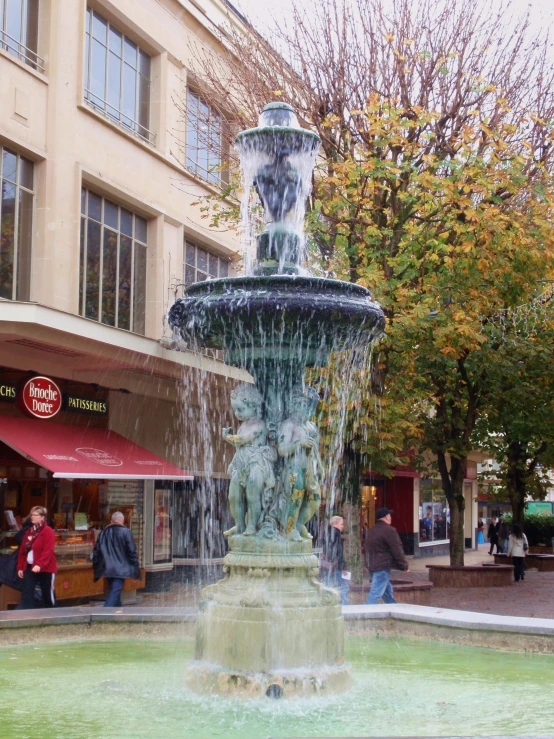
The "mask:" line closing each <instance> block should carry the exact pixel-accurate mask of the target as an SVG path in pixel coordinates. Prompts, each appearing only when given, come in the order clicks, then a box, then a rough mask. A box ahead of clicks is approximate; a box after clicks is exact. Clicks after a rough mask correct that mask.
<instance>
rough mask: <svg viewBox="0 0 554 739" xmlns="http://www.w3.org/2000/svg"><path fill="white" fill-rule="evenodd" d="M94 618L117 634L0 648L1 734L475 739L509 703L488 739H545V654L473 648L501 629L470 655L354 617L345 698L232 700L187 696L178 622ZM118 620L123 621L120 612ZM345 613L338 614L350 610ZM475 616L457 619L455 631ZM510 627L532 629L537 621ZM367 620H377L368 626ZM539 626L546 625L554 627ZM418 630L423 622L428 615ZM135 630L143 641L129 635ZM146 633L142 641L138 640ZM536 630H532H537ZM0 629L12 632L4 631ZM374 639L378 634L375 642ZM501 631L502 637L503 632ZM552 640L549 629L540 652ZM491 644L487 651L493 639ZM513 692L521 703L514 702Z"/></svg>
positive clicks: (552, 663) (548, 668)
mask: <svg viewBox="0 0 554 739" xmlns="http://www.w3.org/2000/svg"><path fill="white" fill-rule="evenodd" d="M349 608H356V607H349ZM378 608H380V611H374V612H373V613H374V614H377V615H379V614H385V613H391V612H392V609H390V608H389V607H378ZM387 609H388V610H387ZM60 610H62V609H60ZM64 610H65V609H64ZM75 610H76V609H75ZM105 610H107V609H105ZM114 610H115V609H114ZM125 610H133V609H125ZM134 610H137V609H134ZM394 610H395V611H396V614H397V615H400V614H402V613H403V614H404V616H408V615H410V614H411V615H412V617H413V616H416V615H417V614H418V613H419V614H420V616H422V615H424V613H425V611H426V610H433V611H435V612H436V610H437V609H423V610H422V609H419V611H418V609H414V607H411V608H409V609H408V608H406V607H395V609H394ZM458 613H459V612H458ZM27 615H29V614H27ZM58 615H59V614H58ZM97 615H98V617H100V616H102V617H103V618H108V617H110V618H111V619H112V623H111V630H112V637H113V635H114V633H115V631H114V630H115V629H119V632H120V634H121V636H122V637H124V638H120V639H117V638H111V639H109V640H106V639H104V640H92V641H91V640H89V641H74V642H69V641H64V640H63V639H62V638H58V639H57V640H56V641H55V642H54V643H50V644H45V643H40V642H38V643H33V642H32V639H33V635H35V638H36V637H37V636H38V633H39V632H38V630H37V629H36V628H35V629H33V630H32V631H26V634H27V637H28V639H27V641H26V644H25V645H24V646H23V645H22V646H4V647H2V648H1V649H0V665H1V667H0V677H1V678H2V679H3V680H6V681H7V683H6V689H5V690H3V691H2V693H1V695H0V708H1V710H2V736H3V739H20V737H22V736H32V737H37V738H38V737H40V739H73V738H74V737H77V736H79V737H81V736H87V737H91V739H96V738H98V739H100V737H102V738H103V737H106V736H110V737H125V738H126V739H128V738H130V737H133V739H146V738H148V739H151V737H152V736H163V737H164V739H174V738H177V737H179V739H182V737H186V736H194V737H195V738H198V739H212V737H228V738H229V739H235V738H236V739H239V737H240V739H254V737H256V738H257V737H260V736H281V737H287V736H289V737H292V736H304V737H310V736H313V737H322V736H329V737H331V736H341V737H354V736H366V737H369V736H374V737H379V736H380V737H384V736H388V737H391V736H399V737H400V736H412V737H424V736H436V737H440V736H443V737H444V736H453V735H457V736H460V735H463V736H466V737H467V736H474V737H477V736H481V737H483V736H490V735H491V723H490V722H491V713H490V707H491V706H504V705H507V704H508V702H509V705H510V709H509V710H506V711H504V710H500V711H495V712H494V730H493V733H494V734H495V736H521V735H525V736H531V735H534V736H538V735H542V736H544V735H549V734H550V733H551V725H552V719H551V707H550V704H549V702H548V701H547V700H541V699H538V700H533V696H536V697H540V696H541V695H542V696H546V695H549V694H551V693H552V690H553V689H554V669H553V667H554V656H553V655H552V654H547V655H544V654H529V653H519V654H517V653H508V652H501V651H498V650H497V649H489V648H487V647H486V646H484V644H485V643H486V642H487V639H488V638H489V637H490V635H491V633H492V634H493V635H494V634H500V633H503V632H497V631H493V632H491V631H490V630H489V631H487V630H484V629H482V630H474V631H476V633H477V634H480V637H481V640H482V644H481V645H480V646H479V648H470V647H466V646H459V645H455V644H447V643H444V642H442V643H441V641H440V637H441V634H442V632H437V633H438V636H439V639H437V638H434V637H433V636H431V635H429V637H428V638H425V639H421V638H420V639H415V638H413V637H411V636H405V635H398V633H396V632H395V631H394V630H392V629H391V628H390V627H391V626H392V625H393V624H394V623H396V624H407V623H409V622H408V621H407V620H405V619H403V620H401V621H399V620H396V619H393V620H391V619H390V618H384V619H383V618H372V619H369V620H363V621H360V620H359V619H356V621H355V624H356V626H355V629H354V630H355V631H357V630H358V627H360V626H361V625H362V624H363V625H365V626H368V627H370V631H369V632H368V633H357V634H352V633H351V634H350V635H349V636H348V638H347V641H346V656H347V659H348V661H349V662H350V663H351V664H352V666H353V671H354V685H353V688H352V690H351V691H350V692H349V693H347V694H342V695H332V694H327V693H323V694H322V695H320V696H319V697H318V696H316V697H312V698H310V699H309V700H307V699H304V698H297V699H295V700H291V701H285V700H282V701H278V700H277V701H275V700H261V701H237V700H231V699H226V698H221V697H219V696H218V697H213V696H209V695H198V694H196V693H195V692H193V691H190V690H189V689H187V687H186V685H185V664H186V662H187V661H188V660H189V659H190V658H191V657H192V652H193V639H192V636H191V635H189V632H190V629H188V628H187V626H186V625H185V627H184V628H185V633H184V634H182V637H181V638H176V636H177V635H178V634H179V633H180V630H182V629H183V625H182V624H177V623H166V624H165V626H166V627H168V628H167V631H166V636H167V637H170V638H166V639H163V638H160V637H162V634H163V629H161V630H160V626H162V624H161V623H160V622H159V621H158V622H157V623H156V622H155V621H150V622H149V623H148V624H147V623H146V621H145V622H144V623H139V622H137V621H135V623H134V624H128V625H129V626H131V627H132V629H134V630H135V637H134V638H131V632H130V631H129V632H126V629H125V623H121V622H120V623H119V624H117V625H116V626H114V625H113V620H114V617H115V619H117V616H115V614H107V613H104V614H97ZM120 615H121V616H122V617H123V618H124V619H125V618H129V616H130V615H131V614H129V613H124V614H120ZM135 615H138V614H135ZM346 615H347V618H349V615H350V612H348V613H346ZM476 615H477V614H466V617H467V624H466V626H467V625H468V624H470V623H471V616H473V617H475V616H476ZM479 615H481V614H479ZM165 616H166V617H168V616H169V614H165ZM447 617H448V614H447V612H445V611H443V612H442V614H436V618H437V619H441V618H442V620H443V621H446V620H447ZM452 618H454V619H456V618H457V617H452ZM485 618H487V617H485ZM488 618H491V617H488ZM518 621H526V622H529V621H535V622H537V624H538V622H540V621H542V620H541V619H518ZM104 623H105V624H108V623H109V622H108V621H105V622H104ZM347 623H349V624H350V625H351V626H352V624H353V622H352V621H347ZM410 623H412V625H413V624H415V623H416V622H414V621H412V622H410ZM419 623H420V624H423V623H424V622H423V621H420V622H419ZM376 624H380V627H379V629H378V630H377V631H376V630H375V626H376ZM550 624H551V630H552V629H553V628H554V623H553V622H550ZM372 625H373V626H372ZM426 625H427V627H429V628H431V627H433V626H434V625H433V624H432V623H429V620H427V623H426ZM499 625H500V626H502V625H503V624H501V623H499V624H497V626H499ZM505 625H506V624H504V626H505ZM491 626H492V624H491ZM141 629H142V634H143V638H140V639H139V638H138V636H139V634H140V633H141V632H140V630H141ZM147 630H149V634H150V638H145V637H147ZM535 630H540V629H539V628H538V626H537V627H536V629H535ZM16 631H19V630H18V629H17V630H16ZM94 631H95V629H94V628H92V629H89V632H92V633H94ZM156 631H158V634H157V638H156ZM10 632H11V633H12V635H13V634H14V630H13V629H10ZM377 634H378V635H379V638H375V637H376V635H377ZM106 635H107V634H106ZM504 636H505V637H506V638H507V640H508V641H509V634H508V632H504ZM530 636H531V635H530ZM543 636H544V635H543ZM80 638H81V639H82V638H83V637H82V635H81V637H80ZM29 641H31V643H29ZM511 643H512V645H515V642H513V641H512V642H511ZM553 643H554V642H553V638H552V633H551V635H550V645H551V646H550V651H552V644H553ZM493 646H495V647H496V646H497V644H496V642H494V641H493ZM519 646H520V648H521V643H520V644H519ZM516 694H517V695H523V696H525V700H516V701H513V700H512V698H513V696H514V695H516ZM28 706H33V710H28V709H27V708H26V707H28Z"/></svg>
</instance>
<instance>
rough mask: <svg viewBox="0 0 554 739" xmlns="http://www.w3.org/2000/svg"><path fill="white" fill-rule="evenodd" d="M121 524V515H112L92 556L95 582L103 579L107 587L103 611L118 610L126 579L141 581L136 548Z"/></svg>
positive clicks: (127, 531) (122, 519)
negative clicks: (108, 588) (112, 608)
mask: <svg viewBox="0 0 554 739" xmlns="http://www.w3.org/2000/svg"><path fill="white" fill-rule="evenodd" d="M124 521H125V517H124V515H123V513H120V512H119V511H117V512H116V513H113V514H112V522H111V524H110V525H109V526H107V527H106V528H105V529H104V531H102V532H101V533H100V536H99V537H98V539H97V541H96V544H95V545H94V551H93V553H92V566H93V568H94V582H96V581H97V580H99V579H100V578H101V577H105V578H106V580H107V581H108V585H109V587H110V590H109V592H108V597H107V598H106V601H105V603H104V607H105V608H110V607H118V606H121V591H122V590H123V586H124V584H125V578H127V577H130V578H132V579H133V580H139V579H140V566H139V560H138V555H137V548H136V546H135V541H134V539H133V535H132V534H131V532H130V531H129V529H128V528H126V527H125V525H124Z"/></svg>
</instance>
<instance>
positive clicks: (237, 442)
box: [222, 420, 266, 446]
mask: <svg viewBox="0 0 554 739" xmlns="http://www.w3.org/2000/svg"><path fill="white" fill-rule="evenodd" d="M231 431H232V429H231V428H224V429H223V432H222V433H223V438H224V439H225V441H227V442H229V444H232V445H233V446H248V445H249V444H253V443H254V442H255V441H256V440H257V439H259V438H260V436H262V435H263V434H265V433H266V427H265V423H264V422H263V421H261V420H257V421H255V422H254V423H251V424H246V423H243V424H242V426H240V427H239V429H238V430H237V433H236V434H232V433H231Z"/></svg>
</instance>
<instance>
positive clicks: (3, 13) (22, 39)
mask: <svg viewBox="0 0 554 739" xmlns="http://www.w3.org/2000/svg"><path fill="white" fill-rule="evenodd" d="M37 48H38V0H0V49H4V50H5V51H7V52H8V54H12V56H15V57H16V58H17V59H19V60H20V61H22V62H25V64H28V65H29V66H30V67H33V69H38V70H40V71H41V72H43V71H44V61H43V60H42V59H41V57H40V56H39V55H38V54H37Z"/></svg>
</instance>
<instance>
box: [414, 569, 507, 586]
mask: <svg viewBox="0 0 554 739" xmlns="http://www.w3.org/2000/svg"><path fill="white" fill-rule="evenodd" d="M487 564H488V563H487ZM426 566H427V568H428V569H429V580H430V581H431V582H432V583H433V585H434V586H435V587H436V588H503V587H505V586H507V585H511V584H512V582H513V579H514V568H513V565H492V564H491V565H488V566H487V567H483V566H481V565H467V566H464V567H461V566H455V565H426Z"/></svg>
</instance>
